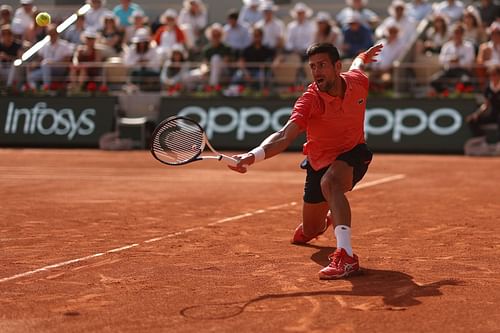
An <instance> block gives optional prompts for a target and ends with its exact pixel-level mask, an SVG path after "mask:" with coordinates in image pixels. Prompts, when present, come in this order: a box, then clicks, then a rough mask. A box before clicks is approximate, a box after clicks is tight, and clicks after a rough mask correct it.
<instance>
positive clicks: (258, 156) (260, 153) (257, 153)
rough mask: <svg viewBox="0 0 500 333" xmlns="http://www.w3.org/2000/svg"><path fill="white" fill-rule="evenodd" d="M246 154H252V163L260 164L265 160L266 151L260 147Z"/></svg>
mask: <svg viewBox="0 0 500 333" xmlns="http://www.w3.org/2000/svg"><path fill="white" fill-rule="evenodd" d="M248 153H249V154H252V155H253V156H254V157H255V162H254V163H257V162H260V161H262V160H264V159H265V158H266V151H265V150H264V148H262V147H261V146H258V147H255V148H254V149H252V150H250V151H249V152H248Z"/></svg>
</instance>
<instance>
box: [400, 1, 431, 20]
mask: <svg viewBox="0 0 500 333" xmlns="http://www.w3.org/2000/svg"><path fill="white" fill-rule="evenodd" d="M406 11H407V13H408V17H411V18H412V19H413V20H415V21H416V22H420V21H422V20H423V19H426V18H429V16H430V15H431V14H432V5H431V4H430V3H428V2H427V0H413V1H411V2H410V3H408V4H407V5H406Z"/></svg>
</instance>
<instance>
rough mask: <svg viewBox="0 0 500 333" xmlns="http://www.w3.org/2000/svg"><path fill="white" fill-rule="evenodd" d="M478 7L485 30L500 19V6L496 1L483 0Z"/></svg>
mask: <svg viewBox="0 0 500 333" xmlns="http://www.w3.org/2000/svg"><path fill="white" fill-rule="evenodd" d="M477 7H478V9H479V15H480V17H481V21H482V22H483V27H484V28H487V27H489V26H490V25H491V24H492V23H493V22H495V21H496V20H497V19H498V18H499V17H500V5H499V4H498V3H497V1H495V0H481V1H480V3H479V5H477Z"/></svg>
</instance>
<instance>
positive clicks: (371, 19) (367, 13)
mask: <svg viewBox="0 0 500 333" xmlns="http://www.w3.org/2000/svg"><path fill="white" fill-rule="evenodd" d="M346 4H347V7H345V8H343V9H342V10H341V11H340V12H339V13H338V14H337V16H336V19H337V22H338V23H339V24H340V26H341V28H343V29H345V28H347V27H348V26H349V22H348V19H350V18H351V17H352V14H353V13H358V14H359V16H360V20H361V21H360V22H361V24H362V25H364V26H366V27H367V28H370V29H375V27H377V26H378V24H379V22H380V18H379V17H378V15H377V14H376V13H375V12H374V11H373V10H371V9H369V8H368V0H346Z"/></svg>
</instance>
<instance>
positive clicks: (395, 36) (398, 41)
mask: <svg viewBox="0 0 500 333" xmlns="http://www.w3.org/2000/svg"><path fill="white" fill-rule="evenodd" d="M405 42H406V40H404V39H402V38H401V36H400V35H399V26H398V25H397V24H396V23H391V24H390V25H388V26H387V28H386V31H385V33H384V37H383V38H382V39H381V40H379V41H377V42H376V43H375V44H382V45H384V47H383V48H382V51H380V54H379V57H378V61H377V62H376V63H373V64H371V65H370V68H371V69H372V70H376V71H379V72H382V73H387V72H389V71H390V70H391V69H392V67H393V65H394V62H395V61H397V60H398V59H400V57H401V56H402V55H403V52H404V50H405Z"/></svg>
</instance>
